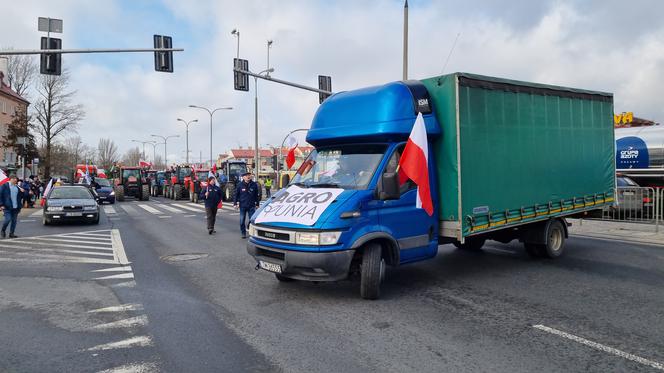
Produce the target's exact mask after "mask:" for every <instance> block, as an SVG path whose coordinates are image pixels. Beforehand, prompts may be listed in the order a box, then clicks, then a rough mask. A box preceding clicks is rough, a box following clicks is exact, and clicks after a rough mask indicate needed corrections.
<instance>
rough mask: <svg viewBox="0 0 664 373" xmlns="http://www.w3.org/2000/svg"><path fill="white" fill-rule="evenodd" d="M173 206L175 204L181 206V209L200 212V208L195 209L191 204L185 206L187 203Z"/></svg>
mask: <svg viewBox="0 0 664 373" xmlns="http://www.w3.org/2000/svg"><path fill="white" fill-rule="evenodd" d="M175 206H177V207H179V208H181V209H185V210H189V211H194V212H202V211H201V209H197V208H194V207H191V206H187V205H175Z"/></svg>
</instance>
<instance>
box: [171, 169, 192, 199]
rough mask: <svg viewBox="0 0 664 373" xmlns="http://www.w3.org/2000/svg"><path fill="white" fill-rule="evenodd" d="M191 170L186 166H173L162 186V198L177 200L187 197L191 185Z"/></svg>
mask: <svg viewBox="0 0 664 373" xmlns="http://www.w3.org/2000/svg"><path fill="white" fill-rule="evenodd" d="M191 174H192V169H191V167H190V166H188V165H182V166H175V168H174V169H173V171H172V172H171V177H170V179H167V180H166V183H165V185H164V197H166V198H170V199H174V200H178V199H183V198H185V196H186V195H187V191H188V187H189V184H190V183H191Z"/></svg>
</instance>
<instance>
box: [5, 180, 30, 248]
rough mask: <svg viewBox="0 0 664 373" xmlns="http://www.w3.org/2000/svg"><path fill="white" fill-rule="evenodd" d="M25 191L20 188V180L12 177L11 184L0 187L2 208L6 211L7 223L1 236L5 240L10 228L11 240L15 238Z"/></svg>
mask: <svg viewBox="0 0 664 373" xmlns="http://www.w3.org/2000/svg"><path fill="white" fill-rule="evenodd" d="M24 192H25V191H24V190H23V189H22V188H21V187H19V186H18V178H17V177H16V175H12V176H11V177H10V178H9V182H6V183H4V184H2V186H0V208H2V210H4V213H5V221H4V223H2V231H0V236H2V238H5V237H6V236H7V233H6V232H7V227H8V226H9V238H15V237H16V235H14V231H16V222H17V220H18V214H19V212H21V207H23V193H24Z"/></svg>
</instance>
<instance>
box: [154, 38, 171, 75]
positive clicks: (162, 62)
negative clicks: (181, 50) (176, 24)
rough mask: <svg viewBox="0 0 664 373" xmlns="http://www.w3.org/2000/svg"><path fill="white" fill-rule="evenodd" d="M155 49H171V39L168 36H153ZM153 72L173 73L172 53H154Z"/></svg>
mask: <svg viewBox="0 0 664 373" xmlns="http://www.w3.org/2000/svg"><path fill="white" fill-rule="evenodd" d="M153 41H154V47H155V49H161V48H168V49H170V48H173V38H171V37H170V36H163V35H154V36H153ZM154 70H155V71H161V72H164V73H172V72H173V52H154Z"/></svg>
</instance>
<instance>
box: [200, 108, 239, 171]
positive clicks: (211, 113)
mask: <svg viewBox="0 0 664 373" xmlns="http://www.w3.org/2000/svg"><path fill="white" fill-rule="evenodd" d="M189 107H190V108H194V109H201V110H205V111H207V112H208V114H210V167H212V162H214V159H213V158H212V116H213V115H214V113H215V112H217V110H233V107H231V106H229V107H220V108H216V109H214V110H210V109H208V108H206V107H202V106H198V105H189Z"/></svg>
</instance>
